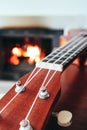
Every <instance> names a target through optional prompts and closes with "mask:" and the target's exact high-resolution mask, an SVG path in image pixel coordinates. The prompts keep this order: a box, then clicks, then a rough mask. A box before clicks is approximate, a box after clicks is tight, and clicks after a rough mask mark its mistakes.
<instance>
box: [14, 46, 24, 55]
mask: <svg viewBox="0 0 87 130" xmlns="http://www.w3.org/2000/svg"><path fill="white" fill-rule="evenodd" d="M21 52H22V50H21V48H17V47H14V48H13V49H12V54H14V55H16V56H21Z"/></svg>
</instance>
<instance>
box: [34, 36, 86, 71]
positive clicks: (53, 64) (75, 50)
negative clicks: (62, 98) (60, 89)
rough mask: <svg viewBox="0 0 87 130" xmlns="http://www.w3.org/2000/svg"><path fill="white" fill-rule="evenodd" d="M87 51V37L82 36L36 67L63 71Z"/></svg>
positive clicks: (56, 51) (50, 55) (57, 50)
mask: <svg viewBox="0 0 87 130" xmlns="http://www.w3.org/2000/svg"><path fill="white" fill-rule="evenodd" d="M85 49H87V35H86V34H84V35H83V34H80V35H78V36H76V37H75V38H73V39H72V40H71V41H70V42H68V43H67V44H66V45H65V46H63V47H60V48H58V49H56V50H55V51H53V52H52V53H51V54H49V55H48V56H47V57H46V58H44V59H43V60H42V61H40V62H38V63H37V64H36V67H40V68H45V69H51V70H56V71H63V70H64V69H65V68H66V66H67V65H69V64H70V63H71V62H72V61H73V60H74V59H75V58H76V57H77V56H78V55H79V54H80V53H81V52H83V51H84V50H85Z"/></svg>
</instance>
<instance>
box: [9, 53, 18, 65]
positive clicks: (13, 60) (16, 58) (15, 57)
mask: <svg viewBox="0 0 87 130" xmlns="http://www.w3.org/2000/svg"><path fill="white" fill-rule="evenodd" d="M10 63H11V64H13V65H18V64H19V59H18V57H17V56H15V55H13V56H11V58H10Z"/></svg>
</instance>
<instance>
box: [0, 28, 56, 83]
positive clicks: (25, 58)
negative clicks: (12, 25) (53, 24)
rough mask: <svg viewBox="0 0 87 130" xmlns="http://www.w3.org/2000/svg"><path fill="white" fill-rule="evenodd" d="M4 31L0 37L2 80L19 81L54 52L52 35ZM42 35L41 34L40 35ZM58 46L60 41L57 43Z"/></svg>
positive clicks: (0, 75) (0, 76) (0, 74)
mask: <svg viewBox="0 0 87 130" xmlns="http://www.w3.org/2000/svg"><path fill="white" fill-rule="evenodd" d="M6 31H7V32H6ZM24 31H25V30H22V31H21V32H22V33H23V34H21V35H19V34H20V33H19V32H17V30H16V32H15V31H14V30H4V33H2V35H1V36H0V42H1V43H0V48H1V49H0V51H1V56H0V61H1V63H2V64H0V68H1V69H0V78H1V79H7V80H18V79H19V78H20V77H22V76H23V75H24V74H26V73H28V72H30V71H31V70H33V69H34V67H35V63H36V62H38V61H40V60H42V59H43V58H44V57H45V56H47V55H48V54H50V53H51V52H52V50H53V48H54V47H56V46H54V45H53V40H54V39H53V36H52V35H47V34H46V35H44V33H42V35H36V34H37V33H35V32H33V34H34V35H30V34H32V33H30V32H28V34H26V35H25V32H24ZM39 34H41V33H39ZM57 46H58V41H57Z"/></svg>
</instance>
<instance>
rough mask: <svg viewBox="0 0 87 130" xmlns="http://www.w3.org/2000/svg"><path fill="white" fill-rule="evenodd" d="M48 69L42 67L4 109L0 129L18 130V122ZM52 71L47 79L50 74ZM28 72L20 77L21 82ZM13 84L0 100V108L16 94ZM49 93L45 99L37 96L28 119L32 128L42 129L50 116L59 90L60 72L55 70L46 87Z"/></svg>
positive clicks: (29, 105) (0, 119) (25, 112)
mask: <svg viewBox="0 0 87 130" xmlns="http://www.w3.org/2000/svg"><path fill="white" fill-rule="evenodd" d="M47 72H48V70H45V69H42V70H41V72H40V73H39V74H38V75H37V76H36V78H34V79H33V81H32V82H30V84H28V86H27V88H26V91H25V92H23V93H21V94H19V95H18V96H17V97H16V99H15V100H14V101H13V102H12V103H11V104H10V105H9V106H8V107H7V109H6V110H4V111H3V112H2V113H1V115H0V130H18V129H19V123H20V121H21V120H23V119H24V118H25V117H26V115H27V113H28V111H29V109H30V107H31V104H32V103H33V101H34V98H35V96H36V94H37V92H38V90H39V88H40V87H41V85H42V82H43V79H44V78H45V75H46V73H47ZM52 74H53V71H51V74H50V75H49V77H48V79H49V78H50V77H51V76H52ZM28 76H29V74H27V75H25V76H24V77H22V78H21V81H22V83H23V84H24V82H25V81H26V79H27V77H28ZM14 88H15V86H14V87H13V88H12V89H11V90H10V91H9V92H8V93H7V95H6V96H5V97H4V98H2V100H1V101H0V110H1V109H2V108H3V107H4V106H5V104H7V103H8V101H9V100H10V99H11V98H12V97H13V96H14V95H15V94H16V93H15V91H14ZM47 90H48V91H49V93H50V94H51V96H50V98H48V99H47V100H41V99H39V98H38V100H37V102H36V104H35V106H34V108H33V110H32V112H31V114H30V116H29V120H30V122H31V124H32V126H33V128H34V130H43V129H45V126H46V121H47V120H48V118H49V117H50V116H49V114H50V113H51V112H52V110H53V105H54V102H55V100H56V98H57V96H58V93H59V91H60V73H59V72H57V73H56V75H55V77H54V78H53V79H52V81H51V82H50V84H49V85H48V87H47Z"/></svg>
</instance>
